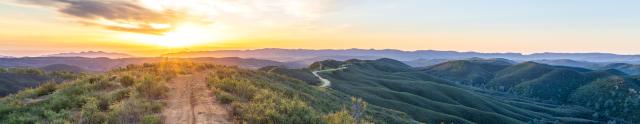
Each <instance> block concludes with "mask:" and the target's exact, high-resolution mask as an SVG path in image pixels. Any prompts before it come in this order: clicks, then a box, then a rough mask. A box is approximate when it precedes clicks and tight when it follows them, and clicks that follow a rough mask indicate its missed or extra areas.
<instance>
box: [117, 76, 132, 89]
mask: <svg viewBox="0 0 640 124" xmlns="http://www.w3.org/2000/svg"><path fill="white" fill-rule="evenodd" d="M134 83H135V81H134V80H133V78H132V77H131V76H129V75H125V76H122V77H121V78H120V85H122V86H124V87H129V86H133V84H134Z"/></svg>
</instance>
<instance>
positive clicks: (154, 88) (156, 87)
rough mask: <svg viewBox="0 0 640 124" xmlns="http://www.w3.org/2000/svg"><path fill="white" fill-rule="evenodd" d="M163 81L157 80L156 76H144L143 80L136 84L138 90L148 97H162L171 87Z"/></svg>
mask: <svg viewBox="0 0 640 124" xmlns="http://www.w3.org/2000/svg"><path fill="white" fill-rule="evenodd" d="M162 82H163V81H159V80H155V79H154V77H150V76H147V77H144V79H143V80H142V82H140V84H139V85H137V86H136V91H138V93H139V94H140V95H142V96H144V97H146V98H151V99H160V98H163V97H164V96H165V93H166V92H167V91H169V88H168V87H167V86H165V85H164V83H162Z"/></svg>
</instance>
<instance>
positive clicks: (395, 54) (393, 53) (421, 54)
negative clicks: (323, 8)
mask: <svg viewBox="0 0 640 124" xmlns="http://www.w3.org/2000/svg"><path fill="white" fill-rule="evenodd" d="M163 56H170V57H186V58H189V57H241V58H257V59H268V60H274V61H282V62H285V61H300V60H304V59H310V58H315V57H322V56H356V57H358V56H375V57H381V58H391V59H396V60H400V61H412V60H417V59H451V60H460V59H466V58H474V57H479V58H505V59H510V60H518V61H533V60H543V59H571V60H578V61H592V62H625V63H640V55H619V54H609V53H535V54H530V55H525V54H521V53H479V52H456V51H436V50H417V51H402V50H394V49H384V50H375V49H333V50H332V49H328V50H309V49H275V48H269V49H256V50H218V51H194V52H179V53H170V54H165V55H163Z"/></svg>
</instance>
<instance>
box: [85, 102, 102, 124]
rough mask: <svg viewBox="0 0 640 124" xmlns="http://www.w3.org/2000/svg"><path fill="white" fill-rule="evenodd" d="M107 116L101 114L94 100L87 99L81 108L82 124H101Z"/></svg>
mask: <svg viewBox="0 0 640 124" xmlns="http://www.w3.org/2000/svg"><path fill="white" fill-rule="evenodd" d="M106 119H107V116H106V115H105V114H104V113H102V112H101V111H100V109H99V107H98V100H97V99H96V98H93V97H92V98H88V99H87V101H86V104H84V105H83V106H82V119H81V121H80V123H82V124H102V123H104V122H105V121H106Z"/></svg>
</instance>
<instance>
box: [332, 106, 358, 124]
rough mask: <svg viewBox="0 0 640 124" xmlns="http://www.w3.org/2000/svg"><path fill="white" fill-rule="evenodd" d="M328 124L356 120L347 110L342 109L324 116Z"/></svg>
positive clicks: (347, 122)
mask: <svg viewBox="0 0 640 124" xmlns="http://www.w3.org/2000/svg"><path fill="white" fill-rule="evenodd" d="M325 119H326V120H327V123H329V124H355V123H356V121H355V119H353V118H352V117H351V114H349V111H346V110H344V109H343V110H342V111H339V112H336V113H332V114H329V115H327V116H326V117H325Z"/></svg>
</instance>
